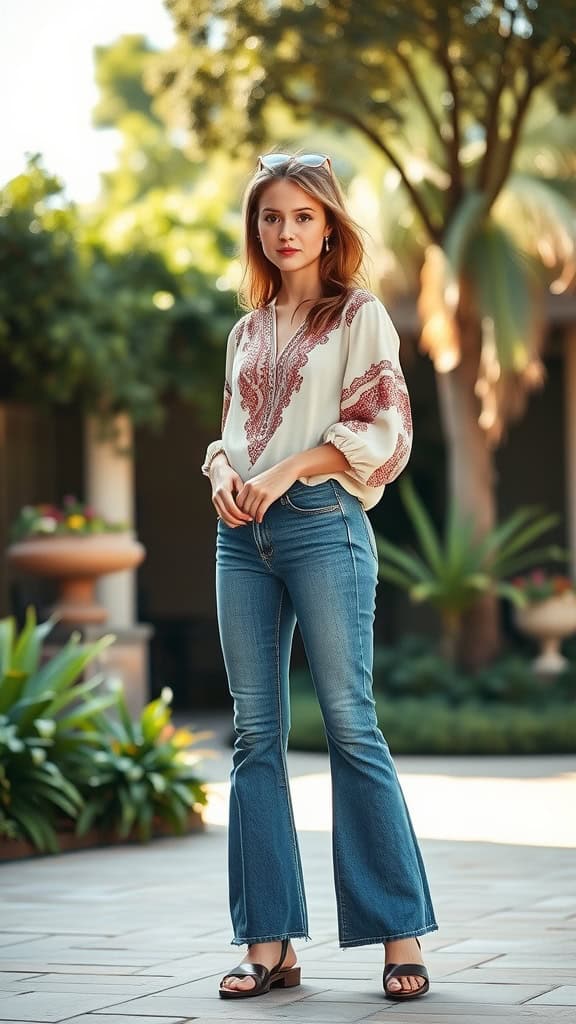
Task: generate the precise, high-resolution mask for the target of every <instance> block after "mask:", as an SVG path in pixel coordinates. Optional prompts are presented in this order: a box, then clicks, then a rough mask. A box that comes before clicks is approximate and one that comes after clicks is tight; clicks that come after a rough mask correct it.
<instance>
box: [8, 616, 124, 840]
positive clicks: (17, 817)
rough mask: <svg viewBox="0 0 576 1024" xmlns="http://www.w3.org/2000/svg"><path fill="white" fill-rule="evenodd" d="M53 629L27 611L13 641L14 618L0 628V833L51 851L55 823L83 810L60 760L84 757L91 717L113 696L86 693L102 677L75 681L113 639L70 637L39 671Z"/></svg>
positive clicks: (87, 754) (92, 739)
mask: <svg viewBox="0 0 576 1024" xmlns="http://www.w3.org/2000/svg"><path fill="white" fill-rule="evenodd" d="M52 625H53V623H52V622H50V621H49V622H45V623H42V624H40V625H38V624H37V622H36V616H35V613H34V610H33V609H28V612H27V617H26V624H25V626H24V629H23V630H22V631H21V633H20V635H19V636H18V635H17V632H16V625H15V622H14V619H12V618H7V619H3V620H2V621H1V622H0V834H3V835H4V836H9V837H11V838H27V839H30V840H31V842H32V843H33V844H34V845H35V846H36V847H37V848H38V849H39V850H42V851H46V852H52V853H54V852H56V851H57V850H58V840H57V838H56V822H57V820H58V819H59V818H61V817H62V815H64V816H68V817H69V818H71V819H75V818H76V817H77V815H78V813H79V810H80V808H81V807H82V797H81V795H80V793H79V791H78V789H77V787H76V786H75V785H74V783H73V782H72V781H71V778H70V777H69V776H68V773H67V772H66V771H65V766H66V761H67V760H68V759H69V758H71V757H73V758H75V759H76V761H77V762H78V761H80V760H82V759H83V760H85V761H86V760H89V759H90V756H91V746H90V745H91V744H94V742H95V741H96V736H95V733H94V731H93V723H94V716H95V714H96V713H97V712H101V711H102V710H103V709H104V708H105V707H108V706H110V704H111V703H113V701H114V697H113V696H109V695H104V696H102V695H101V696H91V695H90V694H91V691H92V690H93V689H94V688H95V687H96V686H99V685H100V683H101V682H102V677H101V676H94V677H93V678H92V679H90V680H88V681H87V682H85V683H81V684H78V683H77V680H78V678H79V676H80V675H81V673H82V672H83V671H84V669H85V668H86V666H87V665H88V664H89V662H90V661H92V659H93V658H95V657H96V656H97V655H98V654H99V653H100V652H101V651H102V650H104V648H105V647H107V646H108V645H109V644H110V643H112V640H113V637H103V638H102V639H101V640H99V641H97V642H96V643H92V644H81V643H79V641H78V638H77V637H73V638H71V640H70V641H69V642H68V643H67V644H66V646H65V647H63V648H62V649H61V650H60V651H59V652H58V654H56V655H55V657H53V658H52V659H50V660H49V661H47V662H45V663H44V664H42V665H41V664H40V657H41V651H42V643H43V641H44V638H45V637H46V636H47V634H48V633H49V632H50V629H51V628H52Z"/></svg>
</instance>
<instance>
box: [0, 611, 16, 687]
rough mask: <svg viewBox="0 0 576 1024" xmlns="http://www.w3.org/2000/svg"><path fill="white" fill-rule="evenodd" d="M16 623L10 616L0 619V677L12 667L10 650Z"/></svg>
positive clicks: (11, 649) (12, 644)
mask: <svg viewBox="0 0 576 1024" xmlns="http://www.w3.org/2000/svg"><path fill="white" fill-rule="evenodd" d="M15 630H16V623H15V621H14V619H13V618H12V616H10V617H9V618H7V619H1V620H0V678H2V677H3V676H5V675H6V674H7V672H8V670H9V669H10V668H11V667H12V651H13V646H14V634H15Z"/></svg>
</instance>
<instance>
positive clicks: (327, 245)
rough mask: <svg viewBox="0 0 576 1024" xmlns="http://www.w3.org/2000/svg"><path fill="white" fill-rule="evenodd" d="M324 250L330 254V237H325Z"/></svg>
mask: <svg viewBox="0 0 576 1024" xmlns="http://www.w3.org/2000/svg"><path fill="white" fill-rule="evenodd" d="M324 250H325V252H330V242H329V241H328V235H324Z"/></svg>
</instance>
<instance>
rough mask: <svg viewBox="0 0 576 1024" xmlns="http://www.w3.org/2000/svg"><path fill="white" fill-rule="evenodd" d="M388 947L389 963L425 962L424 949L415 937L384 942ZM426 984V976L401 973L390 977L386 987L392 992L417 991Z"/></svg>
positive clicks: (387, 961) (387, 956)
mask: <svg viewBox="0 0 576 1024" xmlns="http://www.w3.org/2000/svg"><path fill="white" fill-rule="evenodd" d="M384 945H385V948H386V963H387V964H423V963H424V961H423V959H422V950H421V949H420V947H419V945H418V943H417V942H416V939H415V938H409V939H394V940H393V941H392V942H386V943H384ZM423 985H424V978H421V977H419V976H416V975H413V974H407V975H406V976H403V975H400V977H398V978H390V979H389V981H387V982H386V988H387V989H388V990H389V991H390V992H400V991H402V992H416V991H417V989H419V988H422V986H423Z"/></svg>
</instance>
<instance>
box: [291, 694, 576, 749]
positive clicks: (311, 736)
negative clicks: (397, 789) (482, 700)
mask: <svg viewBox="0 0 576 1024" xmlns="http://www.w3.org/2000/svg"><path fill="white" fill-rule="evenodd" d="M376 706H377V712H378V722H379V724H380V728H381V729H382V732H383V734H384V736H385V737H386V740H387V742H388V744H389V746H390V749H391V751H392V753H393V754H568V753H574V752H576V706H572V707H567V706H565V705H562V704H558V703H556V704H551V705H550V706H549V707H546V708H539V709H536V708H528V707H526V708H519V707H514V706H513V705H510V704H501V705H487V704H484V705H483V704H479V703H477V702H473V701H469V702H467V703H462V704H460V705H458V706H453V705H450V704H448V703H446V702H445V701H442V700H441V699H438V698H430V697H428V698H422V699H420V700H416V699H414V698H398V699H396V700H394V701H391V700H386V699H384V698H381V697H378V698H377V700H376ZM290 746H291V748H292V749H294V750H310V751H324V750H326V739H325V735H324V729H323V725H322V717H321V714H320V709H319V707H318V703H317V701H316V698H315V697H314V696H313V695H304V694H301V693H300V694H293V697H292V729H291V732H290Z"/></svg>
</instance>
